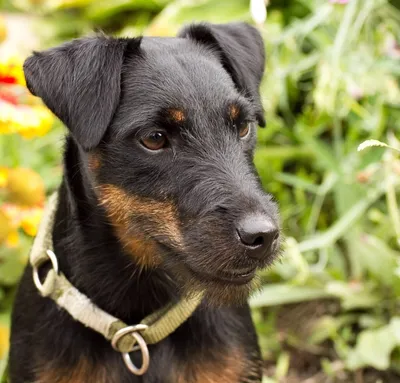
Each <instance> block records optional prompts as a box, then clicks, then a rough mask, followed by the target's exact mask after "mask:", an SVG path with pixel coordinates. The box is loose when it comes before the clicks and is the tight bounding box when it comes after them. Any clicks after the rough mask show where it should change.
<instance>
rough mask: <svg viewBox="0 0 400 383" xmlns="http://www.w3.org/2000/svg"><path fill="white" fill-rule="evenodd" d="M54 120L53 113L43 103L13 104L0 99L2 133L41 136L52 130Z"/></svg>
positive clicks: (30, 136)
mask: <svg viewBox="0 0 400 383" xmlns="http://www.w3.org/2000/svg"><path fill="white" fill-rule="evenodd" d="M53 120H54V117H53V114H52V113H51V112H50V111H49V110H48V109H47V108H46V107H45V106H43V105H34V106H25V105H13V104H11V103H9V102H4V101H1V100H0V134H12V133H19V134H20V135H21V136H22V137H24V138H27V139H29V138H32V137H35V136H36V137H40V136H43V135H45V134H46V133H47V132H48V131H49V130H50V128H51V126H52V124H53Z"/></svg>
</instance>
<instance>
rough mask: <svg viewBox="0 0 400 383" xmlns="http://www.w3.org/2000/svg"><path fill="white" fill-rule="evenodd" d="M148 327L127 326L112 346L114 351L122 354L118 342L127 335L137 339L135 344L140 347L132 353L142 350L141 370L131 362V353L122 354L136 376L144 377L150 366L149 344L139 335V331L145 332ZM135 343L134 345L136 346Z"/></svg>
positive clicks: (116, 336)
mask: <svg viewBox="0 0 400 383" xmlns="http://www.w3.org/2000/svg"><path fill="white" fill-rule="evenodd" d="M147 328H148V326H146V325H145V324H138V325H136V326H127V327H124V328H122V329H121V330H118V331H117V332H116V333H115V334H114V336H113V338H112V340H111V345H112V347H113V349H114V350H116V351H118V352H121V351H120V350H119V348H118V341H119V340H120V339H121V338H122V337H124V336H125V335H128V334H129V335H131V336H132V337H133V338H134V339H135V341H136V342H135V343H137V344H138V345H137V346H135V347H133V349H132V351H136V350H140V351H141V353H142V366H141V367H140V368H137V367H136V366H135V365H134V364H133V363H132V360H131V357H130V355H129V352H123V353H122V359H123V360H124V362H125V365H126V367H127V368H128V370H129V371H130V372H132V373H133V374H135V375H143V374H144V373H145V372H146V371H147V370H148V368H149V364H150V355H149V349H148V348H147V344H146V342H145V340H144V339H143V337H142V336H141V335H140V334H139V333H138V331H143V330H146V329H147ZM135 343H134V345H135Z"/></svg>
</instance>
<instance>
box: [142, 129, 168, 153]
mask: <svg viewBox="0 0 400 383" xmlns="http://www.w3.org/2000/svg"><path fill="white" fill-rule="evenodd" d="M141 143H142V145H143V146H144V147H146V148H147V149H149V150H160V149H162V148H165V147H166V145H167V137H166V136H165V134H164V133H161V132H153V133H150V134H149V135H148V136H147V137H145V138H142V139H141Z"/></svg>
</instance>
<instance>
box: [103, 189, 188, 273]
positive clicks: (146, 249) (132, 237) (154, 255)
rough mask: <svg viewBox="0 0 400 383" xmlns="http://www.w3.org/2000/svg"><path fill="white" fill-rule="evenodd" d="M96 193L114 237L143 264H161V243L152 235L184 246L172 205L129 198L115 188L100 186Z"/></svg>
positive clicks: (126, 194) (136, 197) (132, 196)
mask: <svg viewBox="0 0 400 383" xmlns="http://www.w3.org/2000/svg"><path fill="white" fill-rule="evenodd" d="M97 192H98V195H99V198H100V203H101V205H102V206H103V207H104V208H105V210H106V212H107V215H108V217H109V219H110V221H111V223H112V224H113V226H114V229H115V234H116V235H117V237H118V238H119V239H120V241H121V243H122V245H123V246H124V248H125V250H126V251H127V252H128V253H130V254H132V255H133V256H134V257H135V259H136V260H138V261H139V263H140V264H141V265H143V266H149V267H154V266H156V265H158V264H159V263H160V262H161V258H160V256H159V254H158V253H159V249H158V244H157V243H156V242H155V241H154V240H152V238H151V237H150V235H151V236H152V237H162V236H164V237H167V238H168V241H169V242H170V243H171V244H172V245H174V246H176V247H179V248H181V247H182V238H181V232H180V225H179V222H178V218H177V212H176V208H175V206H174V205H173V204H172V203H170V202H167V201H165V202H164V201H163V202H160V201H154V200H151V199H148V198H141V197H138V196H135V195H129V194H128V193H126V192H125V191H123V190H121V189H119V188H118V187H116V186H114V185H100V186H99V187H98V188H97ZM147 233H149V234H150V235H149V234H147Z"/></svg>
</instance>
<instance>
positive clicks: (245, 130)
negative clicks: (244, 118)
mask: <svg viewBox="0 0 400 383" xmlns="http://www.w3.org/2000/svg"><path fill="white" fill-rule="evenodd" d="M250 130H251V123H249V122H246V123H245V124H243V125H242V126H241V127H240V130H239V137H240V138H246V137H247V136H248V135H249V133H250Z"/></svg>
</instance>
